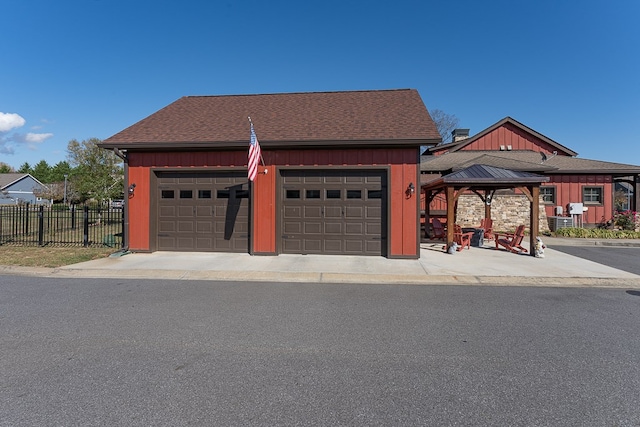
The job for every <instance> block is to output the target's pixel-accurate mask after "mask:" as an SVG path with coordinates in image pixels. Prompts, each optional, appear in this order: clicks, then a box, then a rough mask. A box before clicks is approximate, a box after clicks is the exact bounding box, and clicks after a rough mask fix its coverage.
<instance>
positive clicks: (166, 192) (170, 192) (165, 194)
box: [160, 190, 173, 199]
mask: <svg viewBox="0 0 640 427" xmlns="http://www.w3.org/2000/svg"><path fill="white" fill-rule="evenodd" d="M160 197H162V198H163V199H173V190H162V193H161V195H160Z"/></svg>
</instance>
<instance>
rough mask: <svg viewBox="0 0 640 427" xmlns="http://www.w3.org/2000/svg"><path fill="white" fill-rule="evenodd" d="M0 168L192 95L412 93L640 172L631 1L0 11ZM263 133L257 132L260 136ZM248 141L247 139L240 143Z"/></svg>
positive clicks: (273, 0)
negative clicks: (515, 124)
mask: <svg viewBox="0 0 640 427" xmlns="http://www.w3.org/2000/svg"><path fill="white" fill-rule="evenodd" d="M0 11H1V13H2V17H3V19H2V25H0V40H2V46H3V47H2V61H0V162H4V163H8V164H9V165H11V166H13V167H15V168H18V167H20V165H22V164H23V163H24V162H29V163H30V164H31V165H32V166H33V165H34V164H35V163H37V162H38V161H40V160H43V159H44V160H46V161H47V162H49V164H51V165H54V164H55V163H57V162H59V161H62V160H65V159H66V147H67V144H68V142H69V141H70V140H71V139H77V140H83V139H87V138H91V137H96V138H100V139H105V138H107V137H109V136H111V135H113V134H115V133H117V132H119V131H121V130H122V129H124V128H126V127H128V126H130V125H132V124H134V123H135V122H137V121H138V120H140V119H142V118H144V117H146V116H148V115H150V114H152V113H153V112H155V111H157V110H159V109H160V108H162V107H164V106H166V105H168V104H169V103H171V102H173V101H175V100H176V99H178V98H180V97H182V96H185V95H224V94H248V93H281V92H307V91H341V90H369V89H397V88H415V89H417V90H418V91H419V92H420V94H421V96H422V99H423V101H424V102H425V105H426V106H427V108H429V109H440V110H443V111H445V112H446V113H449V114H453V115H455V116H457V117H458V119H459V120H460V127H463V128H469V129H471V134H472V135H473V134H475V133H477V132H480V131H481V130H483V129H485V128H487V127H489V126H491V125H492V124H494V123H495V122H497V121H499V120H501V119H502V118H504V117H506V116H511V117H513V118H514V119H516V120H518V121H520V122H521V123H523V124H525V125H527V126H529V127H531V128H533V129H535V130H536V131H538V132H540V133H542V134H543V135H545V136H547V137H549V138H551V139H553V140H555V141H557V142H558V143H560V144H563V145H565V146H567V147H569V148H571V149H573V150H574V151H577V152H578V153H579V157H582V158H590V159H601V160H606V161H612V162H620V163H630V164H636V165H640V144H639V142H640V129H639V127H640V25H638V23H637V21H638V19H639V18H640V2H639V1H637V0H610V1H605V0H602V1H593V0H583V1H580V2H575V1H569V0H537V1H519V0H508V1H507V0H489V1H476V0H457V1H456V0H437V1H429V0H420V1H412V0H395V1H375V0H371V1H350V0H322V1H315V0H307V1H299V0H292V1H281V0H270V1H260V0H247V1H242V2H238V1H233V0H228V1H218V0H210V1H204V0H201V1H192V0H182V1H180V2H175V1H167V0H0ZM258 132H259V130H258ZM247 138H248V133H247Z"/></svg>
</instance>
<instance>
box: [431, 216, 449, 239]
mask: <svg viewBox="0 0 640 427" xmlns="http://www.w3.org/2000/svg"><path fill="white" fill-rule="evenodd" d="M431 226H432V227H433V239H442V240H444V239H445V238H446V237H447V234H446V233H445V230H444V225H442V222H440V220H439V219H438V218H433V219H432V220H431Z"/></svg>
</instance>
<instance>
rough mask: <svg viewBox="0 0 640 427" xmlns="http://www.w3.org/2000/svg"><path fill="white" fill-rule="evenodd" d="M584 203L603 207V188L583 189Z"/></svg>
mask: <svg viewBox="0 0 640 427" xmlns="http://www.w3.org/2000/svg"><path fill="white" fill-rule="evenodd" d="M582 203H584V204H585V205H601V204H602V187H582Z"/></svg>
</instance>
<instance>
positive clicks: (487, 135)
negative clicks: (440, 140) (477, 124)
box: [429, 117, 578, 156]
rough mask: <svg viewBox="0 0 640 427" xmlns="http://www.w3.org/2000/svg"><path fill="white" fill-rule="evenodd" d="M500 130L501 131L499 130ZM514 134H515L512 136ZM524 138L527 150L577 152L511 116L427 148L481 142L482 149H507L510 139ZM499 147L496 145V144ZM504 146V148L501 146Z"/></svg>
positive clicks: (457, 147) (455, 147)
mask: <svg viewBox="0 0 640 427" xmlns="http://www.w3.org/2000/svg"><path fill="white" fill-rule="evenodd" d="M499 131H501V132H499ZM513 135H515V136H513ZM512 138H513V139H514V140H518V139H526V140H527V141H529V143H530V144H528V145H530V146H529V147H526V149H528V150H532V149H534V148H536V147H539V149H540V150H543V151H547V152H549V153H551V152H554V151H555V152H558V153H559V154H561V155H565V156H577V155H578V153H576V152H575V151H573V150H571V149H569V148H567V147H565V146H564V145H562V144H559V143H558V142H556V141H554V140H552V139H551V138H548V137H546V136H544V135H542V134H541V133H539V132H536V131H535V130H533V129H531V128H530V127H528V126H525V125H523V124H522V123H520V122H518V121H517V120H514V119H513V118H511V117H505V118H504V119H502V120H500V121H499V122H497V123H495V124H493V125H492V126H489V127H488V128H486V129H485V130H483V131H481V132H479V133H477V134H476V135H474V136H472V137H470V138H467V139H463V140H462V141H458V142H455V143H449V144H444V145H439V146H436V147H432V148H430V149H429V152H431V153H433V154H438V153H443V152H445V151H448V152H456V151H462V150H464V149H465V148H467V149H468V148H469V147H470V146H472V145H474V144H477V143H479V142H482V145H483V147H482V148H480V149H482V150H487V149H491V148H489V147H487V145H494V146H495V147H494V148H492V149H495V150H499V149H503V150H505V149H508V147H509V146H510V145H511V142H510V141H511V139H512ZM498 145H499V146H501V147H497V146H498ZM502 147H504V148H502Z"/></svg>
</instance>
